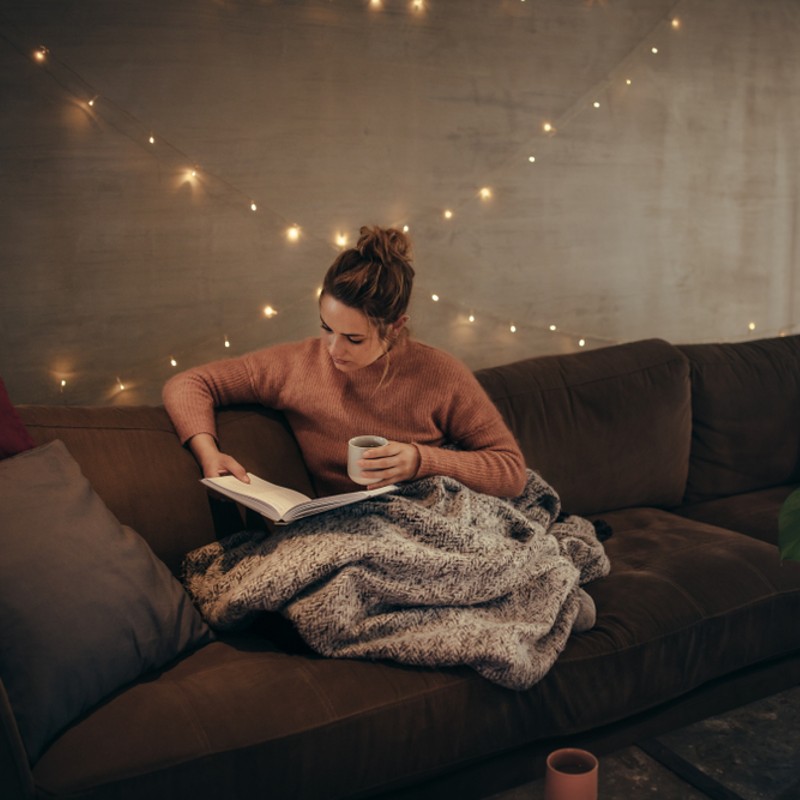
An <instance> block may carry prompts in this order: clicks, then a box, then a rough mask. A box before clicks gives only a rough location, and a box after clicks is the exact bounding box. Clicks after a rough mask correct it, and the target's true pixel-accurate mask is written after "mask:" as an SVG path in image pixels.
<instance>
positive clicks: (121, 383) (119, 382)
mask: <svg viewBox="0 0 800 800" xmlns="http://www.w3.org/2000/svg"><path fill="white" fill-rule="evenodd" d="M117 386H118V387H119V390H120V391H121V392H124V391H125V384H124V383H123V382H122V381H121V380H120V379H119V378H117Z"/></svg>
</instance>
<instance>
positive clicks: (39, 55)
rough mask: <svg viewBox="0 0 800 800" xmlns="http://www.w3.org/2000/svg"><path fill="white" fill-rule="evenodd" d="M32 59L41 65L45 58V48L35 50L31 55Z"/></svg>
mask: <svg viewBox="0 0 800 800" xmlns="http://www.w3.org/2000/svg"><path fill="white" fill-rule="evenodd" d="M33 57H34V58H35V59H36V60H37V61H38V62H39V63H42V62H43V61H44V60H45V59H46V58H47V48H46V47H40V48H39V49H38V50H36V51H35V52H34V54H33Z"/></svg>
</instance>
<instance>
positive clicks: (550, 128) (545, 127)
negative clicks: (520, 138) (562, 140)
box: [542, 122, 555, 133]
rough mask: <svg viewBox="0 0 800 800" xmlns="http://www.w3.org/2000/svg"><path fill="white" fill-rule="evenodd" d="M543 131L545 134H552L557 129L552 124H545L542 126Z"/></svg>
mask: <svg viewBox="0 0 800 800" xmlns="http://www.w3.org/2000/svg"><path fill="white" fill-rule="evenodd" d="M542 130H543V131H544V132H545V133H552V132H553V131H554V130H555V128H554V127H553V125H552V123H550V122H545V123H544V125H542Z"/></svg>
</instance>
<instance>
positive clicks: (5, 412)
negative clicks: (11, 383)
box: [0, 378, 35, 458]
mask: <svg viewBox="0 0 800 800" xmlns="http://www.w3.org/2000/svg"><path fill="white" fill-rule="evenodd" d="M34 446H35V443H34V441H33V439H31V436H30V434H29V433H28V431H27V430H26V428H25V426H24V425H23V424H22V420H21V419H20V418H19V414H17V411H16V409H15V408H14V406H13V405H11V400H10V399H9V397H8V392H7V391H6V385H5V384H4V383H3V379H2V378H0V458H8V457H9V456H15V455H16V454H17V453H21V452H22V451H23V450H30V449H31V448H32V447H34Z"/></svg>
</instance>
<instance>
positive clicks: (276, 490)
mask: <svg viewBox="0 0 800 800" xmlns="http://www.w3.org/2000/svg"><path fill="white" fill-rule="evenodd" d="M247 474H248V476H249V477H250V483H243V482H242V481H240V480H239V479H238V478H234V477H233V475H221V476H220V477H218V478H201V479H200V482H201V483H204V484H205V485H206V486H208V487H210V488H211V489H214V490H215V491H217V492H219V493H220V494H224V495H225V496H226V497H230V498H231V500H235V501H236V502H237V503H241V504H242V505H243V506H247V507H248V508H252V509H253V511H257V512H258V513H259V514H261V515H262V516H264V517H266V518H267V519H271V520H272V521H273V522H277V523H278V524H286V523H287V522H293V521H294V520H296V519H300V518H301V517H310V516H311V515H312V514H319V513H320V512H321V511H330V510H331V509H332V508H339V507H340V506H346V505H349V504H350V503H357V502H359V501H360V500H366V499H367V498H368V497H375V496H377V495H379V494H386V492H391V491H393V490H395V489H396V488H397V486H395V485H394V484H392V485H391V486H382V487H381V488H380V489H360V490H359V491H357V492H346V493H345V494H333V495H330V496H329V497H318V498H316V499H312V498H311V497H307V496H306V495H304V494H303V493H302V492H296V491H294V489H287V488H286V487H285V486H278V485H277V484H275V483H270V482H269V481H265V480H263V479H262V478H259V477H257V476H255V475H252V474H251V473H249V472H248V473H247Z"/></svg>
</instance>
